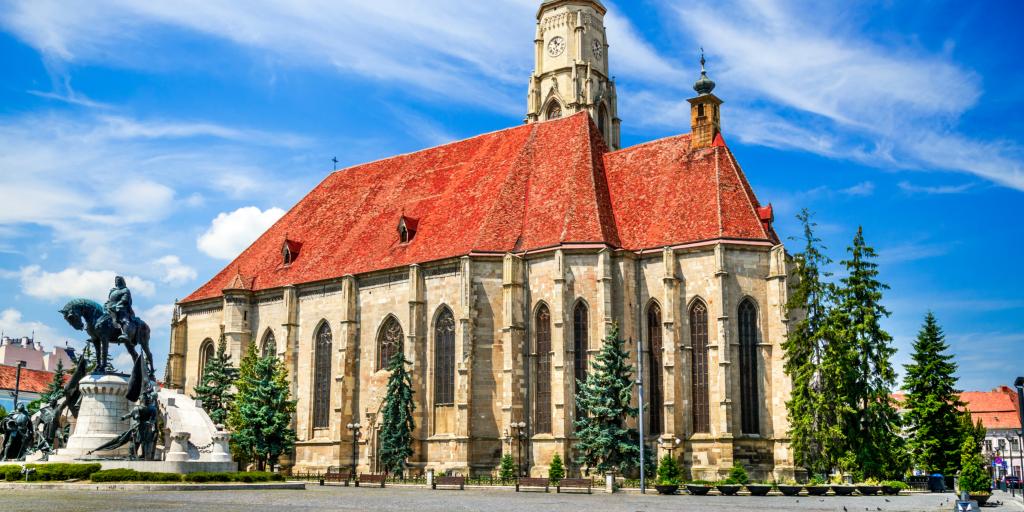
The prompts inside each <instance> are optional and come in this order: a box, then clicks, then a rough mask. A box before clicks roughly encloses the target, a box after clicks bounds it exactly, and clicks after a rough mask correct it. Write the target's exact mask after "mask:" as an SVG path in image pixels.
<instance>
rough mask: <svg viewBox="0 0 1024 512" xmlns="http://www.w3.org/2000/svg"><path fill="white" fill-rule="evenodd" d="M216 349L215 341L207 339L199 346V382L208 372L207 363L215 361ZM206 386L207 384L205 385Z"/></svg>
mask: <svg viewBox="0 0 1024 512" xmlns="http://www.w3.org/2000/svg"><path fill="white" fill-rule="evenodd" d="M213 354H214V349H213V340H212V339H210V338H206V339H205V340H203V342H202V343H201V344H200V345H199V380H200V381H202V380H203V374H204V373H205V372H206V363H208V362H209V361H210V359H213ZM204 384H205V383H204Z"/></svg>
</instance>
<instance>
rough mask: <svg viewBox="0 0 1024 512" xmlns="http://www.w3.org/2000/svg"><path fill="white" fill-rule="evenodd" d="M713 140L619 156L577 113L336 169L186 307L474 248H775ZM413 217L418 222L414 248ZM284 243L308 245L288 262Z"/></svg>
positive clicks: (658, 145)
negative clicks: (723, 243) (708, 243)
mask: <svg viewBox="0 0 1024 512" xmlns="http://www.w3.org/2000/svg"><path fill="white" fill-rule="evenodd" d="M719 139H720V138H719ZM715 142H716V144H715V147H712V148H705V149H700V150H695V151H691V150H690V144H689V136H688V135H681V136H676V137H670V138H666V139H662V140H658V141H654V142H650V143H647V144H643V145H640V146H634V147H632V148H628V149H624V150H620V151H616V152H609V150H608V148H607V146H606V145H605V143H604V141H603V140H602V138H601V135H600V133H599V132H598V130H597V127H596V126H595V125H594V123H593V121H591V119H590V116H589V115H587V114H586V113H579V114H576V115H573V116H569V117H566V118H564V119H559V120H554V121H548V122H543V123H533V124H527V125H523V126H517V127H514V128H509V129H505V130H501V131H498V132H493V133H488V134H484V135H480V136H477V137H473V138H470V139H466V140H462V141H458V142H453V143H450V144H445V145H443V146H438V147H435V148H430V149H426V150H423V151H418V152H415V153H410V154H406V155H400V156H396V157H392V158H388V159H385V160H380V161H376V162H371V163H367V164H362V165H358V166H355V167H351V168H348V169H344V170H340V171H336V172H334V173H332V174H331V175H329V176H328V177H327V178H326V179H324V181H323V182H321V183H320V184H319V185H318V186H317V187H316V188H314V189H313V190H312V191H311V192H310V193H309V194H308V195H307V196H306V197H304V198H303V199H302V200H300V201H299V203H298V204H296V205H295V206H294V207H292V209H291V210H290V211H289V212H288V213H286V214H285V215H284V216H283V217H282V218H281V219H280V220H279V221H278V222H277V223H275V224H274V225H273V226H271V228H270V229H268V230H267V231H266V232H265V233H264V234H263V235H262V236H260V238H259V239H257V240H256V241H255V242H254V243H253V244H252V245H251V246H249V248H247V249H246V250H245V251H243V252H242V254H240V255H239V256H238V257H237V258H236V259H235V260H234V261H233V262H232V263H231V264H229V265H228V266H227V267H225V268H224V269H223V270H222V271H221V272H220V273H218V274H217V275H216V276H214V277H213V279H211V280H210V281H209V282H207V283H206V284H204V285H203V286H202V287H200V288H199V289H198V290H196V291H195V292H193V293H192V294H191V295H189V296H188V297H186V298H185V299H184V300H183V301H182V302H192V301H197V300H202V299H208V298H213V297H217V296H219V295H220V294H221V292H222V291H223V290H224V289H225V288H228V287H232V288H244V289H251V290H265V289H269V288H276V287H279V286H284V285H289V284H298V283H308V282H314V281H321V280H325V279H330V278H336V277H340V276H343V275H347V274H360V273H365V272H371V271H375V270H383V269H388V268H394V267H400V266H404V265H409V264H412V263H423V262H428V261H436V260H441V259H446V258H451V257H457V256H463V255H466V254H469V253H471V252H478V253H479V252H493V253H505V252H521V251H528V250H535V249H543V248H548V247H553V246H557V245H559V244H564V243H599V244H604V245H607V246H610V247H613V248H623V249H628V250H639V249H649V248H656V247H663V246H667V245H677V244H684V243H690V242H698V241H704V240H713V239H722V238H729V239H741V240H756V241H764V242H771V243H777V241H778V237H777V236H776V235H775V233H774V232H773V231H772V229H771V227H770V225H768V224H767V223H762V222H761V219H760V216H759V214H758V211H757V209H758V208H759V207H760V204H759V203H758V202H757V199H756V198H755V197H754V194H753V192H752V191H751V189H750V185H749V184H748V183H747V180H746V178H745V177H744V175H743V172H742V171H741V170H740V168H739V165H738V164H737V163H736V160H735V158H734V157H733V155H732V153H731V152H730V151H729V149H728V147H726V146H725V142H724V140H717V139H716V141H715ZM402 216H405V217H406V218H407V219H409V218H411V219H416V228H415V229H416V236H415V238H413V240H412V241H410V242H409V243H406V244H402V243H400V241H399V238H398V232H397V228H398V222H399V220H400V219H401V218H402ZM286 240H288V241H293V242H298V243H300V244H301V247H302V249H301V253H300V254H299V255H298V256H297V257H296V258H295V260H294V261H293V262H292V263H291V264H290V265H287V266H285V265H283V264H282V263H283V261H282V259H281V258H282V256H281V248H282V246H283V244H284V243H285V242H286Z"/></svg>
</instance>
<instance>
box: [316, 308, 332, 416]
mask: <svg viewBox="0 0 1024 512" xmlns="http://www.w3.org/2000/svg"><path fill="white" fill-rule="evenodd" d="M332 340H333V336H332V335H331V326H330V325H328V323H327V322H323V323H322V324H321V325H320V329H319V330H317V333H316V340H315V348H314V353H313V428H327V427H328V426H330V421H331V416H330V411H331V342H332Z"/></svg>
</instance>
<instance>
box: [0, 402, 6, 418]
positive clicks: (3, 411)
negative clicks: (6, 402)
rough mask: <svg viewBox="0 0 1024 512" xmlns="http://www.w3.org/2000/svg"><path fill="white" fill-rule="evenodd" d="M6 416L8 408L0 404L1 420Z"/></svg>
mask: <svg viewBox="0 0 1024 512" xmlns="http://www.w3.org/2000/svg"><path fill="white" fill-rule="evenodd" d="M6 417H7V409H6V408H5V407H4V406H2V405H0V421H3V419H4V418H6Z"/></svg>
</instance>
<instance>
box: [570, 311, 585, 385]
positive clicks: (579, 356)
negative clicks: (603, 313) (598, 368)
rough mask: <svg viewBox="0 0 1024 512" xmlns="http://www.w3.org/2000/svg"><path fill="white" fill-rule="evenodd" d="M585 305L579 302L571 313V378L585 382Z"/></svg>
mask: <svg viewBox="0 0 1024 512" xmlns="http://www.w3.org/2000/svg"><path fill="white" fill-rule="evenodd" d="M587 328H588V322H587V305H586V304H584V303H583V302H582V301H580V303H579V304H576V308H575V309H573V311H572V349H573V376H574V377H575V378H576V380H578V381H585V380H587V348H588V347H589V343H588V341H587Z"/></svg>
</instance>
